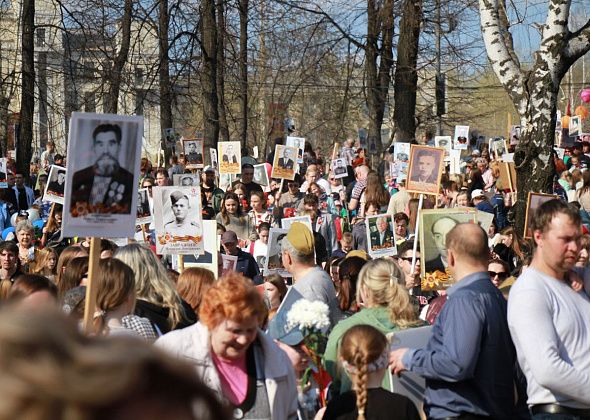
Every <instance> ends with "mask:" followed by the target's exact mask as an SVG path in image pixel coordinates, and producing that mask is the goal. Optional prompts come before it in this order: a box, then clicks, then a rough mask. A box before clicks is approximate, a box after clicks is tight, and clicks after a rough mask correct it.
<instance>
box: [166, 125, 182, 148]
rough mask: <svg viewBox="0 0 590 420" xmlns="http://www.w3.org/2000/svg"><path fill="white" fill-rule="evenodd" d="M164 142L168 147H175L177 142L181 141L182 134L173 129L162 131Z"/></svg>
mask: <svg viewBox="0 0 590 420" xmlns="http://www.w3.org/2000/svg"><path fill="white" fill-rule="evenodd" d="M162 134H163V137H164V141H165V142H166V144H167V145H168V146H171V147H175V146H176V142H177V141H178V140H179V139H180V134H178V133H177V132H176V130H175V129H173V128H165V129H163V130H162Z"/></svg>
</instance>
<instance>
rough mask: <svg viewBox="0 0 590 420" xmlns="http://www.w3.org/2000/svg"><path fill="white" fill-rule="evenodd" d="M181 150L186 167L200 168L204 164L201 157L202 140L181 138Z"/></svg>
mask: <svg viewBox="0 0 590 420" xmlns="http://www.w3.org/2000/svg"><path fill="white" fill-rule="evenodd" d="M182 150H183V151H184V159H185V160H186V165H185V166H186V168H188V169H195V168H197V169H201V168H203V166H204V162H205V160H204V159H203V140H199V139H183V140H182Z"/></svg>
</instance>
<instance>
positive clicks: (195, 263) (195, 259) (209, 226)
mask: <svg viewBox="0 0 590 420" xmlns="http://www.w3.org/2000/svg"><path fill="white" fill-rule="evenodd" d="M220 245H221V244H220V241H219V236H218V235H217V222H215V220H203V249H204V250H203V253H202V254H200V255H199V254H188V255H183V256H182V258H183V263H184V268H188V267H202V268H206V269H207V270H209V271H211V272H212V273H213V274H214V275H215V278H217V273H218V262H219V260H218V258H219V256H220V255H221V254H220V253H219V247H220ZM172 262H173V268H174V269H175V270H178V261H177V260H176V259H172ZM175 265H176V266H175Z"/></svg>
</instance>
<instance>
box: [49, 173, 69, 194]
mask: <svg viewBox="0 0 590 420" xmlns="http://www.w3.org/2000/svg"><path fill="white" fill-rule="evenodd" d="M54 176H55V178H54V179H51V180H50V181H49V184H48V186H47V191H49V192H50V193H51V194H55V195H57V196H59V197H63V195H64V188H65V186H66V171H65V170H63V169H62V170H58V171H57V173H56V174H55V175H54Z"/></svg>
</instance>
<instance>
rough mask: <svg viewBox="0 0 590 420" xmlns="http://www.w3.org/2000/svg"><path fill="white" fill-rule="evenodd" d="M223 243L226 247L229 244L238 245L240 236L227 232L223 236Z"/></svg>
mask: <svg viewBox="0 0 590 420" xmlns="http://www.w3.org/2000/svg"><path fill="white" fill-rule="evenodd" d="M221 243H222V244H224V245H225V244H229V243H234V244H237V243H238V235H236V232H234V231H233V230H228V231H225V232H223V234H222V235H221Z"/></svg>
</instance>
